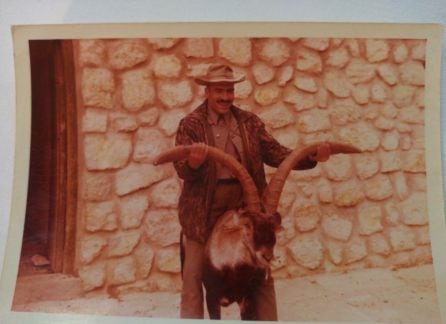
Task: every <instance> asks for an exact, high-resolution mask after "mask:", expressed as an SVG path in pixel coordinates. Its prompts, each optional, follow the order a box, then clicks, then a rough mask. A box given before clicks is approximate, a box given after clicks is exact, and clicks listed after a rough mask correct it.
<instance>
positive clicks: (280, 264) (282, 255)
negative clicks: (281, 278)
mask: <svg viewBox="0 0 446 324" xmlns="http://www.w3.org/2000/svg"><path fill="white" fill-rule="evenodd" d="M287 264H288V255H287V253H286V250H285V249H284V248H281V247H277V246H276V247H275V248H274V259H273V260H272V261H271V270H272V271H276V270H278V269H283V268H284V267H285V266H286V265H287Z"/></svg>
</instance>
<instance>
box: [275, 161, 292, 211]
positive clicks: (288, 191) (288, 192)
mask: <svg viewBox="0 0 446 324" xmlns="http://www.w3.org/2000/svg"><path fill="white" fill-rule="evenodd" d="M273 170H274V173H275V172H276V169H275V168H273ZM296 190H297V185H296V183H295V182H294V181H293V179H291V178H289V179H287V181H286V182H285V185H284V186H283V190H282V194H281V195H280V207H281V208H280V209H281V211H284V210H287V209H288V208H289V207H290V206H291V205H292V204H293V202H294V201H295V200H296Z"/></svg>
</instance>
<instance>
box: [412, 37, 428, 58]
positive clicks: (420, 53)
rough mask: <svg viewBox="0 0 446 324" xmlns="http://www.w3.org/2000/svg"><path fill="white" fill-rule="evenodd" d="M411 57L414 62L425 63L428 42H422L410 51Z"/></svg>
mask: <svg viewBox="0 0 446 324" xmlns="http://www.w3.org/2000/svg"><path fill="white" fill-rule="evenodd" d="M410 57H412V58H413V59H414V60H419V61H424V60H425V59H426V41H424V40H423V41H420V42H419V43H418V44H416V45H415V46H413V47H412V48H411V49H410Z"/></svg>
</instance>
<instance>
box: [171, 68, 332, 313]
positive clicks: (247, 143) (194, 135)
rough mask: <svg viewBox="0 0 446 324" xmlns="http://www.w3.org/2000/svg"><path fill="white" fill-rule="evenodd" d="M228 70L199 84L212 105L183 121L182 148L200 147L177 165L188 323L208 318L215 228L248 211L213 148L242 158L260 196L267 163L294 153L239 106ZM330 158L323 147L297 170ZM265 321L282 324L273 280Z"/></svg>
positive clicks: (266, 292) (261, 302)
mask: <svg viewBox="0 0 446 324" xmlns="http://www.w3.org/2000/svg"><path fill="white" fill-rule="evenodd" d="M244 79H245V78H244V77H243V76H238V77H236V76H235V75H234V73H233V71H232V69H231V68H230V67H229V66H227V65H222V64H216V65H211V66H210V67H209V69H208V72H207V74H206V75H205V76H204V77H202V78H197V79H195V81H196V82H197V83H198V84H200V85H204V86H206V88H205V95H206V100H205V101H204V102H203V103H202V104H201V105H200V106H199V107H198V108H197V109H195V110H194V111H193V112H192V113H190V114H189V115H187V116H186V117H185V118H184V119H182V120H181V122H180V125H179V128H178V131H177V135H176V145H190V144H194V143H201V144H194V145H193V149H192V150H191V152H190V154H189V156H188V158H187V159H186V160H183V161H178V162H175V168H176V171H177V173H178V175H179V177H180V178H182V179H183V180H184V184H183V190H182V193H181V196H180V200H179V205H178V209H179V219H180V223H181V227H182V231H183V238H184V239H183V248H184V264H183V290H182V294H181V311H180V313H181V314H180V315H181V317H182V318H203V289H202V263H203V253H204V244H205V242H206V239H207V238H208V236H209V234H210V232H211V231H212V227H213V225H214V224H215V222H216V221H217V219H218V217H219V216H221V215H222V214H223V213H224V212H225V211H226V210H231V209H236V208H239V207H241V206H242V198H243V197H242V190H241V187H240V184H239V182H238V181H237V179H236V178H234V176H233V175H232V174H231V172H230V171H229V170H228V169H227V168H225V167H223V166H221V165H220V164H218V163H216V162H214V161H210V160H207V159H206V157H207V146H206V145H204V144H203V143H205V144H207V145H210V146H215V147H217V148H219V149H221V150H223V151H225V152H226V153H228V154H230V155H232V156H233V157H235V158H236V159H238V160H239V161H240V162H241V163H242V164H243V165H244V166H245V168H246V169H247V170H248V172H249V173H250V175H251V177H252V178H253V180H254V182H255V184H256V186H257V188H258V191H259V195H262V193H263V190H264V189H265V187H266V180H265V172H264V168H263V163H266V164H268V165H270V166H274V167H277V166H278V165H279V164H280V163H281V162H282V161H283V160H284V159H285V157H286V156H288V154H289V153H290V152H291V150H290V149H288V148H286V147H284V146H282V145H280V144H279V143H278V142H277V141H276V140H275V139H274V138H273V137H272V136H271V135H270V134H269V133H268V132H267V131H266V130H265V125H264V124H263V122H262V121H261V120H260V119H259V118H258V117H257V116H256V115H254V114H252V113H250V112H246V111H243V110H241V109H239V108H237V107H235V106H234V105H233V104H232V103H233V101H234V84H236V83H238V82H242V81H243V80H244ZM329 156H330V148H329V146H328V145H321V146H320V147H319V148H318V152H317V154H316V155H315V156H314V157H311V158H309V159H308V160H306V161H303V162H302V163H301V164H300V165H298V166H297V167H296V169H309V168H313V167H314V166H315V165H316V164H317V162H318V161H326V160H327V159H328V158H329ZM256 303H257V317H258V319H259V320H270V321H274V320H277V309H276V301H275V292H274V283H273V280H272V278H271V279H269V280H267V281H265V282H264V284H263V285H262V286H261V288H260V290H259V292H258V295H257V298H256Z"/></svg>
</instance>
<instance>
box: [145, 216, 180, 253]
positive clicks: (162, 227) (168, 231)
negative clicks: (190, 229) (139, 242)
mask: <svg viewBox="0 0 446 324" xmlns="http://www.w3.org/2000/svg"><path fill="white" fill-rule="evenodd" d="M144 229H145V233H146V237H147V239H148V240H149V241H150V242H154V243H156V244H158V245H160V246H162V247H166V246H169V245H172V244H174V243H178V242H179V239H180V230H181V227H180V224H179V222H178V214H177V211H176V210H175V209H160V210H149V211H148V212H147V214H146V216H145V221H144Z"/></svg>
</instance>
